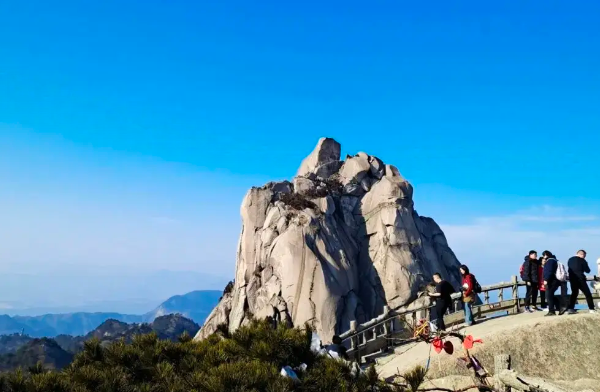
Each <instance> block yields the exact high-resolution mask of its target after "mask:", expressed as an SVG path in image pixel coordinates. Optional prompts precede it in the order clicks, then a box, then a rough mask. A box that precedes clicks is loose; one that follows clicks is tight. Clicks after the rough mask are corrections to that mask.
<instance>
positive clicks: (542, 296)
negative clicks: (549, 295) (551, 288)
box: [538, 256, 548, 311]
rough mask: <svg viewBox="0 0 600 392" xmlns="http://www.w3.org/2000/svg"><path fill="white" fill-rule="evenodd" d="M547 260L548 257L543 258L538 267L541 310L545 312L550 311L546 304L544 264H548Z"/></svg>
mask: <svg viewBox="0 0 600 392" xmlns="http://www.w3.org/2000/svg"><path fill="white" fill-rule="evenodd" d="M547 259H548V257H546V256H542V257H541V258H540V263H539V265H538V277H539V279H538V280H539V282H538V288H539V290H540V308H541V310H544V311H547V310H548V304H547V303H546V286H544V264H546V260H547Z"/></svg>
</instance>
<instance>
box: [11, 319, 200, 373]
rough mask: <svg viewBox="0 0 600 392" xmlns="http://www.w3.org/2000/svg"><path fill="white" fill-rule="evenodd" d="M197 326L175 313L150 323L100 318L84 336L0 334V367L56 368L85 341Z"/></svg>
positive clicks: (175, 333) (171, 335)
mask: <svg viewBox="0 0 600 392" xmlns="http://www.w3.org/2000/svg"><path fill="white" fill-rule="evenodd" d="M199 329H200V326H199V325H198V324H196V323H195V322H193V321H192V320H190V319H187V318H185V317H183V316H181V315H178V314H171V315H167V316H160V317H158V318H156V319H155V320H154V321H153V322H152V323H142V324H127V323H124V322H121V321H118V320H114V319H109V320H106V321H104V322H103V323H102V324H101V325H99V326H98V327H97V328H95V329H94V330H92V331H90V332H89V333H87V334H86V335H85V336H71V335H58V336H56V337H55V338H53V339H51V338H33V337H30V336H27V335H21V334H12V335H5V336H1V337H0V370H10V369H14V368H16V367H19V366H21V367H23V368H28V367H31V366H34V365H36V364H37V363H38V362H41V363H42V364H43V365H44V367H45V368H51V369H52V368H53V369H60V368H63V367H65V366H66V365H68V364H69V363H70V362H71V361H72V360H73V356H74V355H75V354H77V353H78V352H79V351H80V350H81V349H82V348H83V344H84V342H85V341H87V340H89V339H92V338H97V339H98V340H100V343H101V344H103V345H105V344H109V343H111V342H114V341H116V340H119V339H125V341H126V342H131V340H132V339H133V337H134V336H135V335H139V334H147V333H151V332H155V333H156V335H157V336H158V338H159V339H165V340H173V341H175V340H176V339H178V338H179V337H180V336H181V335H182V334H183V333H187V334H188V335H189V336H194V335H195V334H196V332H198V330H199Z"/></svg>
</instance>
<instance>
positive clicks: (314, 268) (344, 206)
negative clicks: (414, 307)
mask: <svg viewBox="0 0 600 392" xmlns="http://www.w3.org/2000/svg"><path fill="white" fill-rule="evenodd" d="M340 154H341V146H340V144H339V143H338V142H337V141H335V140H333V139H330V138H322V139H320V140H319V142H318V144H317V147H316V148H315V150H314V151H313V152H312V153H311V154H310V155H309V156H308V157H306V158H305V159H304V161H303V162H302V164H301V165H300V168H299V169H298V172H297V175H296V177H294V179H293V180H292V181H291V182H289V181H283V182H271V183H268V184H266V185H264V186H262V187H260V188H252V189H250V190H249V191H248V193H247V194H246V196H245V197H244V200H243V202H242V206H241V215H242V232H241V235H240V239H239V245H238V251H237V261H236V263H237V264H236V275H235V280H234V282H233V285H231V284H230V285H229V286H228V287H227V288H226V290H225V292H224V293H223V297H222V299H221V300H220V302H219V304H218V305H217V307H216V308H215V309H214V310H213V311H212V313H211V314H210V315H209V317H208V319H207V320H206V323H205V324H204V326H203V327H202V329H201V330H200V331H199V332H198V334H197V335H196V339H202V338H205V337H207V336H208V335H210V334H211V333H213V332H214V331H216V330H217V328H218V327H219V325H221V324H225V325H226V326H227V327H228V328H229V330H230V331H234V330H236V329H237V328H238V327H240V326H241V325H245V324H246V323H248V322H249V320H250V319H252V318H265V317H269V316H270V317H273V319H274V320H276V321H279V322H285V323H288V324H291V325H294V326H302V325H304V324H305V323H308V324H310V325H312V327H313V328H315V329H316V331H317V332H318V333H319V334H320V335H321V337H322V338H323V339H324V340H326V341H327V340H330V339H331V338H332V336H333V335H334V334H336V333H340V332H343V331H345V330H347V329H349V326H350V321H351V320H356V321H358V322H359V323H360V322H364V321H366V320H369V319H371V318H373V317H376V316H377V315H379V314H381V313H382V311H383V307H384V306H385V305H387V306H389V307H390V308H391V309H396V308H401V307H404V306H407V305H409V304H410V303H411V302H413V301H415V300H416V299H417V296H418V293H419V291H420V290H422V289H423V286H424V284H426V283H427V282H429V281H430V279H431V275H432V274H433V273H434V272H440V273H442V275H443V276H444V277H446V279H447V280H449V281H450V283H452V284H453V285H454V286H459V285H460V284H459V278H460V277H459V273H458V267H459V265H460V263H459V262H458V260H457V259H456V256H455V255H454V253H453V252H452V250H451V249H450V248H449V246H448V243H447V241H446V237H445V236H444V233H443V232H442V230H441V229H440V227H439V226H438V225H437V224H436V223H435V221H434V220H433V219H431V218H427V217H421V216H419V215H418V214H417V212H416V211H415V209H414V203H413V187H412V186H411V184H410V183H409V182H408V181H406V180H405V179H404V178H403V177H402V175H401V174H400V172H399V171H398V169H397V168H396V167H395V166H392V165H389V164H385V163H384V162H382V161H381V160H380V159H379V158H377V157H374V156H370V155H368V154H366V153H364V152H359V153H358V154H356V155H354V156H346V159H345V160H343V161H342V160H341V156H340Z"/></svg>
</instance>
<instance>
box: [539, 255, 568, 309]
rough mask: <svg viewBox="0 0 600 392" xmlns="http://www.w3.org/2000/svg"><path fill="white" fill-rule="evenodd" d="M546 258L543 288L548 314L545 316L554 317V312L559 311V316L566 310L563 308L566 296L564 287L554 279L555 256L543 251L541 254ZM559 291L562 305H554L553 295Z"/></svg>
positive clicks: (556, 263) (556, 267) (556, 266)
mask: <svg viewBox="0 0 600 392" xmlns="http://www.w3.org/2000/svg"><path fill="white" fill-rule="evenodd" d="M542 255H543V256H545V257H546V264H544V286H545V287H546V299H547V301H548V314H546V316H556V310H559V313H558V314H560V315H562V314H564V313H565V312H566V311H567V309H566V306H564V302H565V297H566V295H567V292H566V289H565V285H562V284H561V282H560V281H559V280H558V279H557V278H556V270H557V269H558V261H557V260H556V256H554V255H553V254H552V252H550V251H549V250H545V251H544V253H542ZM559 287H560V289H561V296H560V299H561V300H560V301H559V302H562V303H558V304H557V303H556V299H555V297H554V293H555V292H556V290H558V288H559Z"/></svg>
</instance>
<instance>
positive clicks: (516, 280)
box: [511, 275, 521, 314]
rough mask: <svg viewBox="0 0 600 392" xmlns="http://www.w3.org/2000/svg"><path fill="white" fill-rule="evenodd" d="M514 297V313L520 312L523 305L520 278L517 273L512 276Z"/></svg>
mask: <svg viewBox="0 0 600 392" xmlns="http://www.w3.org/2000/svg"><path fill="white" fill-rule="evenodd" d="M511 282H512V285H513V286H512V290H513V292H512V297H513V301H514V305H513V306H514V307H513V314H518V313H519V312H520V311H521V306H520V304H519V278H518V277H517V276H516V275H513V277H512V280H511Z"/></svg>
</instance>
